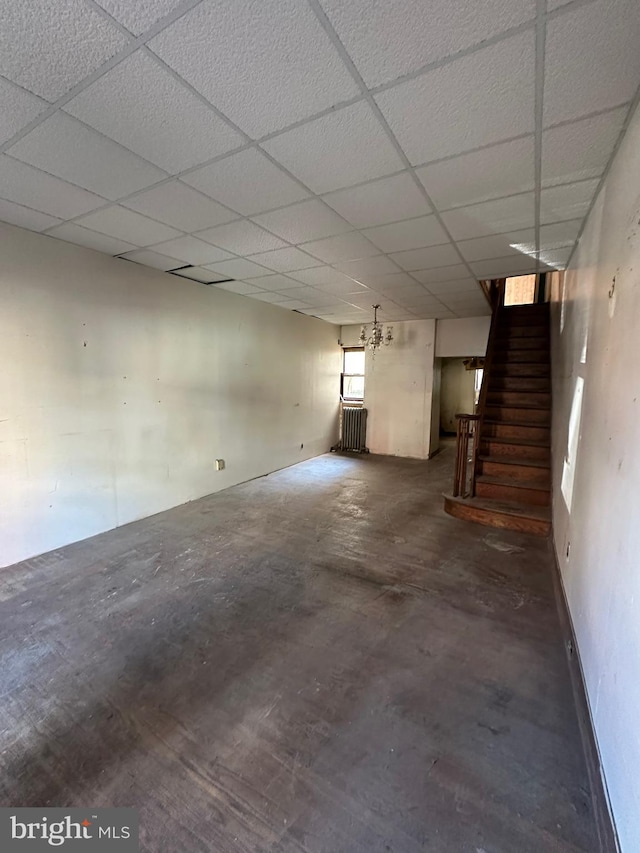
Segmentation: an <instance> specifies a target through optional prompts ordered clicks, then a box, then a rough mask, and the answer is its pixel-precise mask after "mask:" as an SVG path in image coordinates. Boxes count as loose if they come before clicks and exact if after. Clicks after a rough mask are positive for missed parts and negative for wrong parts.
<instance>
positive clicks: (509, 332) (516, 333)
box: [498, 323, 549, 338]
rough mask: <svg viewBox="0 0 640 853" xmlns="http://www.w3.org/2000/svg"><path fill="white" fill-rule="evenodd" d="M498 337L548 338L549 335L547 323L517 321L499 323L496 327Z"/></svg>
mask: <svg viewBox="0 0 640 853" xmlns="http://www.w3.org/2000/svg"><path fill="white" fill-rule="evenodd" d="M498 337H500V338H502V337H505V338H530V337H537V338H548V337H549V324H548V323H545V324H544V325H538V324H535V325H534V324H528V323H527V324H525V323H522V324H519V323H508V324H504V325H500V327H499V329H498Z"/></svg>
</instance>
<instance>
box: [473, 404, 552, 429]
mask: <svg viewBox="0 0 640 853" xmlns="http://www.w3.org/2000/svg"><path fill="white" fill-rule="evenodd" d="M485 416H486V417H487V418H489V419H490V420H496V421H515V422H516V423H524V424H535V425H536V426H538V425H540V426H550V425H551V412H550V411H549V409H515V408H510V407H509V406H495V405H487V407H486V412H485Z"/></svg>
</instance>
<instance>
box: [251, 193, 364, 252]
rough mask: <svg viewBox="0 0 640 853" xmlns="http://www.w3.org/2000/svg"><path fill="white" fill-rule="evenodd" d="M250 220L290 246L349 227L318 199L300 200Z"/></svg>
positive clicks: (340, 231)
mask: <svg viewBox="0 0 640 853" xmlns="http://www.w3.org/2000/svg"><path fill="white" fill-rule="evenodd" d="M253 220H254V221H255V222H257V223H258V224H259V225H262V226H264V228H267V229H268V230H269V231H273V233H274V234H277V235H278V236H279V237H282V239H283V240H288V241H289V242H290V243H305V242H307V241H309V240H320V239H321V238H322V237H333V236H334V235H336V234H344V233H345V232H347V231H351V230H352V229H351V225H349V223H348V222H345V221H344V219H342V218H341V217H340V216H338V215H337V214H336V213H334V212H333V211H332V210H330V209H329V208H328V207H327V206H326V205H325V204H323V203H322V202H321V201H318V200H317V199H309V200H308V201H301V202H299V203H298V204H292V205H290V206H289V207H283V208H282V209H281V210H272V211H271V213H263V214H262V215H261V216H254V217H253Z"/></svg>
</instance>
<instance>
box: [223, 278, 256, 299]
mask: <svg viewBox="0 0 640 853" xmlns="http://www.w3.org/2000/svg"><path fill="white" fill-rule="evenodd" d="M214 286H215V287H218V288H220V290H228V291H229V293H237V294H238V295H239V296H251V295H252V294H254V293H260V288H259V287H256V286H255V285H254V284H249V283H248V282H246V281H223V282H220V284H216V285H214Z"/></svg>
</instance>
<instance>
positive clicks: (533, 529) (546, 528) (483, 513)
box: [444, 499, 551, 536]
mask: <svg viewBox="0 0 640 853" xmlns="http://www.w3.org/2000/svg"><path fill="white" fill-rule="evenodd" d="M444 508H445V511H446V512H447V513H449V515H452V516H453V517H454V518H461V519H463V520H464V521H475V522H476V523H477V524H484V525H485V526H487V527H498V528H501V529H503V530H519V531H520V532H521V533H533V534H534V535H536V536H548V534H549V532H550V529H551V525H550V524H549V522H548V521H544V520H543V519H537V518H526V517H523V518H518V516H514V515H510V514H509V513H506V512H499V511H496V510H489V509H483V508H481V507H474V506H471V505H465V504H463V503H458V502H455V501H449V500H446V499H445V506H444Z"/></svg>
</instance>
